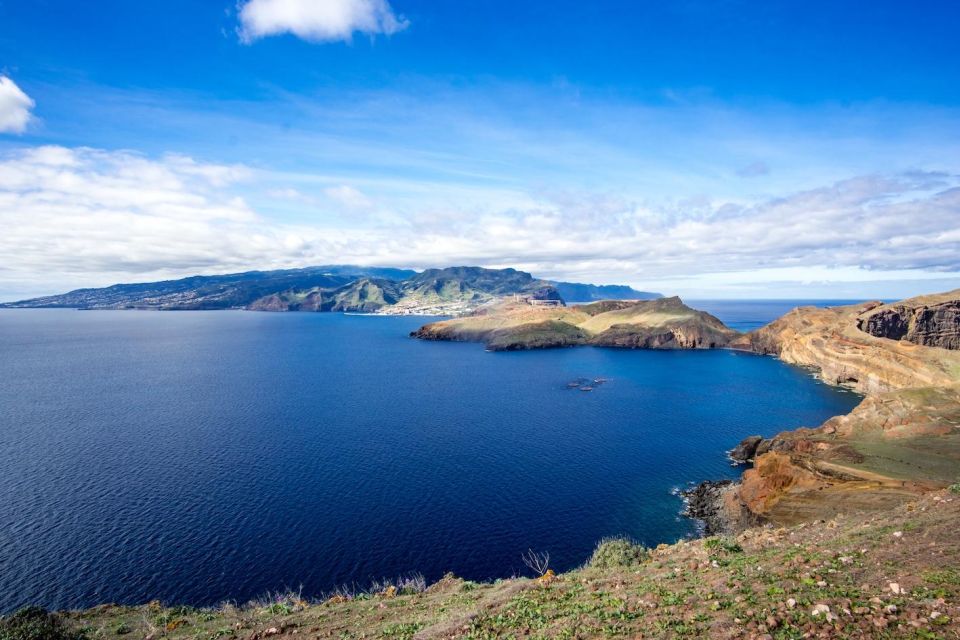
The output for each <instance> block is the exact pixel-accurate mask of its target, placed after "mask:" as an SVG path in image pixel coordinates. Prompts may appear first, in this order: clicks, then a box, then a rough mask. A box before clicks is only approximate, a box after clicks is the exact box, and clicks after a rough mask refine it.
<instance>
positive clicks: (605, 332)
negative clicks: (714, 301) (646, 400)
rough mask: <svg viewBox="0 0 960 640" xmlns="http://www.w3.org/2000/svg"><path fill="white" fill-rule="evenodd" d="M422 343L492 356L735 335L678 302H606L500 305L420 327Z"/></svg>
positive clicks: (706, 341) (706, 342)
mask: <svg viewBox="0 0 960 640" xmlns="http://www.w3.org/2000/svg"><path fill="white" fill-rule="evenodd" d="M411 335H412V336H413V337H416V338H420V339H423V340H450V341H464V342H482V343H484V344H485V345H486V346H487V348H488V349H490V350H492V351H515V350H523V349H544V348H552V347H568V346H576V345H592V346H602V347H624V348H631V349H710V348H717V347H722V346H725V345H727V344H729V343H730V342H731V341H732V340H733V339H734V338H735V337H736V336H737V335H738V334H737V332H735V331H733V330H732V329H729V328H728V327H726V326H725V325H724V324H723V323H722V322H721V321H720V320H718V319H717V318H715V317H713V316H712V315H710V314H708V313H706V312H703V311H698V310H696V309H692V308H690V307H688V306H687V305H685V304H684V303H683V302H682V301H681V300H680V298H677V297H673V298H661V299H659V300H605V301H601V302H594V303H591V304H584V305H577V306H570V307H566V306H541V305H538V304H531V302H530V301H527V300H519V301H518V300H510V299H507V300H501V301H497V302H496V303H495V304H492V305H487V306H484V307H481V308H480V309H478V310H477V311H475V312H474V313H472V314H470V315H467V316H464V317H460V318H454V319H451V320H443V321H440V322H433V323H430V324H427V325H424V326H423V327H421V328H420V329H418V330H417V331H414V332H413V333H412V334H411Z"/></svg>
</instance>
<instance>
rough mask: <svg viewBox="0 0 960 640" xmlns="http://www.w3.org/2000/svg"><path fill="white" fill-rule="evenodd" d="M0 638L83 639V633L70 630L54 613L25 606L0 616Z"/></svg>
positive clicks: (28, 639) (11, 639) (19, 639)
mask: <svg viewBox="0 0 960 640" xmlns="http://www.w3.org/2000/svg"><path fill="white" fill-rule="evenodd" d="M0 640H84V635H83V634H82V633H80V632H77V631H72V630H70V629H69V628H68V627H67V626H66V625H65V624H64V622H63V618H61V617H60V616H59V615H57V614H55V613H50V612H49V611H47V610H46V609H43V608H41V607H27V608H26V609H21V610H20V611H18V612H16V613H15V614H13V615H11V616H3V617H0Z"/></svg>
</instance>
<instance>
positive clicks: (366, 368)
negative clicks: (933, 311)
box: [0, 310, 860, 611]
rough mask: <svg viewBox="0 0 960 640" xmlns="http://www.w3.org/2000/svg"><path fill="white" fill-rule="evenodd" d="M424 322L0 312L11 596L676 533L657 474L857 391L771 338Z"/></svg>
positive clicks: (431, 563) (350, 567) (202, 589)
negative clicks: (782, 355)
mask: <svg viewBox="0 0 960 640" xmlns="http://www.w3.org/2000/svg"><path fill="white" fill-rule="evenodd" d="M713 312H714V313H716V314H717V315H719V316H720V318H721V319H724V320H726V318H724V316H723V313H722V312H721V311H720V310H713ZM747 315H748V316H749V314H747ZM770 319H772V317H771V318H770ZM424 321H425V319H424V318H420V317H367V316H348V315H342V314H311V313H298V314H266V313H240V312H236V313H226V312H224V313H204V312H181V313H148V312H124V311H101V312H88V313H78V312H75V311H70V310H5V311H0V334H2V336H3V339H2V341H0V362H2V363H3V364H2V367H3V377H4V380H5V381H6V382H5V384H4V385H3V386H2V388H0V412H2V413H0V422H2V423H3V425H4V428H3V430H2V432H0V468H4V469H5V470H6V471H5V473H6V474H7V476H8V477H9V478H10V481H9V482H7V483H5V484H4V485H3V487H2V489H0V491H2V494H0V531H3V532H5V533H4V534H3V535H0V558H2V563H3V566H2V571H0V611H11V610H13V609H15V608H16V607H18V606H20V605H22V604H26V603H32V604H41V605H44V606H48V607H52V608H69V607H85V606H91V605H94V604H97V603H101V602H108V601H114V602H130V603H136V602H146V601H148V600H152V599H161V600H163V601H166V602H183V603H190V604H197V605H206V604H215V603H217V602H220V601H222V600H225V599H230V600H236V601H241V602H242V601H244V600H245V599H249V598H253V597H256V596H259V595H262V594H263V593H265V592H267V591H268V590H274V589H282V588H285V587H290V588H297V587H298V586H300V585H302V586H303V592H304V594H309V595H316V594H320V593H323V592H326V591H329V590H330V589H332V588H333V587H335V586H337V585H339V584H345V583H356V584H358V585H361V586H365V585H367V584H368V583H369V581H370V580H372V579H376V578H382V577H396V576H398V575H401V574H407V573H410V572H414V571H417V572H422V573H423V574H424V576H425V577H426V578H427V580H428V581H432V580H436V579H438V578H439V577H440V576H442V575H443V573H444V572H446V571H453V572H455V573H456V574H457V575H459V576H463V577H465V578H469V579H489V578H497V577H508V576H510V575H513V574H514V573H519V572H522V571H523V570H524V567H523V565H522V563H521V561H520V554H521V553H522V552H523V551H525V550H526V549H527V548H534V549H541V550H548V551H549V552H550V554H551V558H552V559H553V564H552V566H553V567H554V568H555V569H557V570H558V571H560V570H565V569H570V568H572V567H575V566H577V565H579V564H581V563H582V562H583V561H584V560H585V559H586V558H587V557H588V556H589V554H590V551H591V550H592V549H593V547H594V545H595V543H596V542H597V540H599V539H600V538H603V537H605V536H610V535H616V534H625V535H628V536H631V537H633V538H636V539H638V540H641V541H643V542H645V543H647V544H651V545H653V544H656V543H658V542H671V541H674V540H677V539H679V538H682V537H684V536H688V535H691V534H692V533H694V526H695V525H694V523H692V522H690V521H688V520H686V519H683V518H681V517H679V515H678V512H679V510H680V508H681V503H680V499H679V498H678V497H676V496H675V495H671V490H675V489H677V488H681V487H685V486H688V485H689V484H690V483H692V482H695V481H699V480H703V479H722V478H735V477H737V476H738V475H739V473H740V469H737V468H734V467H731V466H730V464H729V461H728V460H727V459H726V457H725V454H724V452H725V451H726V450H727V449H730V448H731V447H733V446H734V445H735V444H736V443H737V442H739V440H740V439H741V438H743V437H744V436H746V435H751V434H754V433H757V434H762V435H764V436H772V435H774V434H775V433H777V432H779V431H783V430H787V429H793V428H795V427H798V426H816V425H819V424H820V423H822V422H823V421H824V420H825V419H827V418H829V417H831V416H833V415H838V414H845V413H847V412H849V411H850V410H851V409H852V408H853V407H854V406H855V405H856V404H857V403H858V402H859V400H860V396H859V395H857V394H854V393H851V392H849V391H845V390H843V389H838V388H835V387H829V386H827V385H824V384H822V383H820V382H819V381H817V380H815V379H814V378H812V377H811V376H810V374H809V372H808V371H807V370H805V369H801V368H798V367H793V366H790V365H786V364H784V363H782V362H779V361H778V360H775V359H773V358H769V357H761V356H756V355H751V354H746V353H737V352H733V351H726V350H717V351H638V350H617V349H606V348H578V349H560V350H551V351H539V352H524V353H487V352H485V351H484V350H483V349H482V348H478V347H477V345H472V344H461V343H435V342H434V343H430V342H422V341H417V340H412V339H410V338H408V337H407V335H408V333H409V332H410V331H412V330H414V329H416V328H417V327H418V326H420V325H421V324H422V323H423V322H424ZM753 321H754V320H751V319H749V318H745V319H743V320H742V322H753ZM734 326H736V325H734ZM581 377H585V378H590V379H592V378H605V379H607V380H608V382H606V383H604V384H603V385H600V386H598V387H597V388H596V389H595V390H594V391H592V392H589V393H588V392H581V391H579V390H575V389H573V390H572V389H569V388H568V387H567V385H568V383H569V382H570V381H571V380H575V379H578V378H581ZM65 575H69V576H71V579H70V580H64V579H63V576H65Z"/></svg>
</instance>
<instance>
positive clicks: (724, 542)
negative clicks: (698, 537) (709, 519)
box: [703, 536, 743, 554]
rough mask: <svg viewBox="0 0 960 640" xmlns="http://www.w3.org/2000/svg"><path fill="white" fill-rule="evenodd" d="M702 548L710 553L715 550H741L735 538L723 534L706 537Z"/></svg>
mask: <svg viewBox="0 0 960 640" xmlns="http://www.w3.org/2000/svg"><path fill="white" fill-rule="evenodd" d="M703 548H704V549H706V550H707V551H708V552H710V553H711V554H712V553H715V552H721V553H740V552H742V551H743V547H741V546H740V545H739V544H738V543H737V541H736V540H734V539H733V538H728V537H725V536H720V537H714V538H707V539H706V540H704V541H703Z"/></svg>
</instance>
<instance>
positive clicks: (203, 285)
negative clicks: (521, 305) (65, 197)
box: [0, 265, 660, 315]
mask: <svg viewBox="0 0 960 640" xmlns="http://www.w3.org/2000/svg"><path fill="white" fill-rule="evenodd" d="M511 295H520V296H523V297H526V298H529V299H534V300H555V301H557V302H558V303H560V304H563V303H564V302H591V301H594V300H598V299H611V298H613V299H651V298H655V297H660V295H659V294H652V293H648V292H642V291H635V290H634V289H631V288H630V287H626V286H620V285H603V286H596V285H591V284H580V283H572V282H552V281H548V280H541V279H538V278H535V277H534V276H532V275H530V274H529V273H526V272H524V271H518V270H516V269H486V268H482V267H448V268H445V269H427V270H425V271H422V272H419V273H418V272H416V271H413V270H409V269H394V268H385V267H360V266H354V265H323V266H318V267H306V268H302V269H284V270H278V271H248V272H244V273H233V274H224V275H213V276H191V277H188V278H182V279H179V280H165V281H161V282H147V283H137V284H116V285H112V286H109V287H103V288H88V289H76V290H74V291H70V292H68V293H64V294H61V295H55V296H45V297H41V298H33V299H30V300H22V301H19V302H11V303H7V304H0V308H77V309H155V310H216V309H248V310H254V311H314V312H316V311H346V312H358V313H437V314H441V315H442V314H457V313H463V312H467V311H470V310H472V309H474V308H476V307H478V306H480V305H482V304H485V303H488V302H491V301H494V300H497V299H499V298H503V297H506V296H511Z"/></svg>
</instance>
